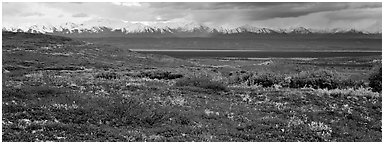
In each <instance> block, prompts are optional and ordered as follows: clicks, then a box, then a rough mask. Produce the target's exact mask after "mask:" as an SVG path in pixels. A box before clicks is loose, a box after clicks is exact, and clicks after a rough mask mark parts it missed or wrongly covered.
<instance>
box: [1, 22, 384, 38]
mask: <svg viewBox="0 0 384 144" xmlns="http://www.w3.org/2000/svg"><path fill="white" fill-rule="evenodd" d="M2 30H3V31H13V32H32V33H54V32H59V33H64V34H69V33H83V32H88V33H99V32H109V31H110V32H113V31H120V32H121V33H124V34H129V33H175V32H184V33H185V32H198V33H200V32H203V33H223V34H231V33H256V34H271V33H287V34H289V33H291V34H311V33H350V34H352V33H364V34H367V33H368V32H361V31H357V30H356V29H341V28H333V29H322V30H318V29H311V28H305V27H291V28H288V29H279V28H265V27H256V26H252V25H249V24H247V25H243V26H238V27H234V26H232V27H228V26H226V27H224V26H216V27H214V26H207V25H203V24H199V23H196V22H188V21H148V22H147V21H124V20H111V19H102V18H96V19H91V20H88V21H85V22H83V23H81V24H76V23H73V22H66V23H63V24H60V25H55V26H54V25H41V24H34V25H24V26H12V25H3V29H2ZM379 33H381V32H379Z"/></svg>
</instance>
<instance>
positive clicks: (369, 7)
mask: <svg viewBox="0 0 384 144" xmlns="http://www.w3.org/2000/svg"><path fill="white" fill-rule="evenodd" d="M2 9H3V11H2V12H3V20H2V22H3V25H25V24H53V25H55V24H61V23H65V22H75V23H81V22H84V21H88V20H91V19H100V18H105V19H111V20H119V21H135V22H137V21H143V22H196V23H201V24H205V25H209V26H223V27H235V26H241V25H245V24H249V25H253V26H259V27H269V28H290V27H299V26H303V27H308V28H315V29H326V28H328V29H329V28H355V29H358V30H365V31H370V32H376V31H380V32H381V24H382V20H381V15H382V6H381V3H380V2H376V3H373V2H371V3H356V2H354V3H326V2H321V3H313V2H311V3H276V2H275V3H261V2H253V3H219V2H208V3H207V2H206V3H186V2H182V3H172V2H166V3H158V2H157V3H119V2H111V3H100V2H89V3H37V2H33V3H3V6H2Z"/></svg>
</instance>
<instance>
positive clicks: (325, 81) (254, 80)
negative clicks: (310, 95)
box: [230, 69, 381, 89]
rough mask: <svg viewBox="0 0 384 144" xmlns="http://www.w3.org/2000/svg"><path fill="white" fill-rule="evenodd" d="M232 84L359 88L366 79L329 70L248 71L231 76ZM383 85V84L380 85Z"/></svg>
mask: <svg viewBox="0 0 384 144" xmlns="http://www.w3.org/2000/svg"><path fill="white" fill-rule="evenodd" d="M230 81H231V82H230V83H231V84H242V83H246V84H247V85H248V86H252V85H260V86H263V87H272V86H274V85H281V86H282V87H289V88H303V87H312V88H316V89H318V88H321V89H324V88H326V89H335V88H359V87H362V86H363V87H364V86H365V84H364V81H354V80H351V79H350V78H349V77H347V76H343V75H340V74H338V73H337V72H333V71H329V70H324V69H321V70H316V71H303V72H300V73H298V74H284V75H283V74H279V73H274V72H253V73H252V72H246V73H237V74H236V75H232V76H230ZM380 86H381V85H380Z"/></svg>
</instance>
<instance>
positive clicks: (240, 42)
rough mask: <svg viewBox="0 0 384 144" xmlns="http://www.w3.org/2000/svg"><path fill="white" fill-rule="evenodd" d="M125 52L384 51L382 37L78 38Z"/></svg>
mask: <svg viewBox="0 0 384 144" xmlns="http://www.w3.org/2000/svg"><path fill="white" fill-rule="evenodd" d="M79 40H84V41H89V42H92V43H99V44H110V45H113V46H115V47H119V48H125V49H138V50H141V49H153V50H163V49H170V50H267V51H292V50H294V51H314V50H319V51H381V35H362V36H359V37H351V38H348V36H332V35H325V36H320V37H317V36H308V35H303V36H300V35H298V36H283V37H268V36H260V37H257V36H252V37H213V38H198V37H196V38H145V37H143V38H124V37H110V38H79Z"/></svg>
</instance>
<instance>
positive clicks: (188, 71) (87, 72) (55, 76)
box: [2, 34, 382, 142]
mask: <svg viewBox="0 0 384 144" xmlns="http://www.w3.org/2000/svg"><path fill="white" fill-rule="evenodd" d="M18 36H20V35H18V34H9V35H4V34H3V49H2V50H3V70H2V74H3V81H2V89H3V90H2V141H4V142H10V141H12V142H20V141H55V142H56V141H76V142H79V141H96V142H100V141H124V142H125V141H207V142H212V141H237V142H239V141H244V142H249V141H267V142H271V141H277V142H282V141H294V142H297V141H305V142H308V141H318V142H319V141H320V142H322V141H337V142H340V141H342V142H352V141H364V142H378V141H382V138H381V136H382V131H381V129H382V125H381V122H382V119H381V117H382V110H381V108H382V96H381V95H382V93H381V89H380V90H376V87H375V86H374V85H373V86H372V85H370V83H371V81H372V78H371V77H370V76H369V75H373V74H372V73H373V71H375V70H376V68H375V66H376V65H379V63H381V57H361V58H351V59H350V58H333V59H332V60H330V59H326V58H324V59H316V60H282V59H267V60H265V59H261V60H226V59H189V60H180V59H174V58H171V57H166V56H159V55H144V54H140V53H135V52H130V51H123V50H121V49H113V48H111V47H108V46H100V45H92V44H87V43H74V42H73V41H71V40H65V39H64V40H63V39H62V38H61V37H59V38H51V37H50V38H49V39H51V40H52V41H53V42H52V44H46V41H47V40H46V39H47V38H45V37H38V36H34V37H37V38H36V39H37V40H36V39H34V40H31V41H32V42H34V43H33V44H31V41H28V40H30V38H29V37H26V36H20V37H21V38H19V39H18V42H17V43H16V42H13V41H12V38H15V37H18ZM4 37H5V38H8V39H5V40H4ZM39 39H44V42H42V43H38V42H36V41H38V40H39ZM20 40H24V41H21V42H20ZM58 43H61V44H62V45H57V44H58ZM53 45H54V46H53ZM63 49H65V50H63ZM69 52H71V53H69ZM84 54H86V55H84ZM359 64H360V65H359ZM380 85H381V69H380ZM380 87H381V86H380Z"/></svg>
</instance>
